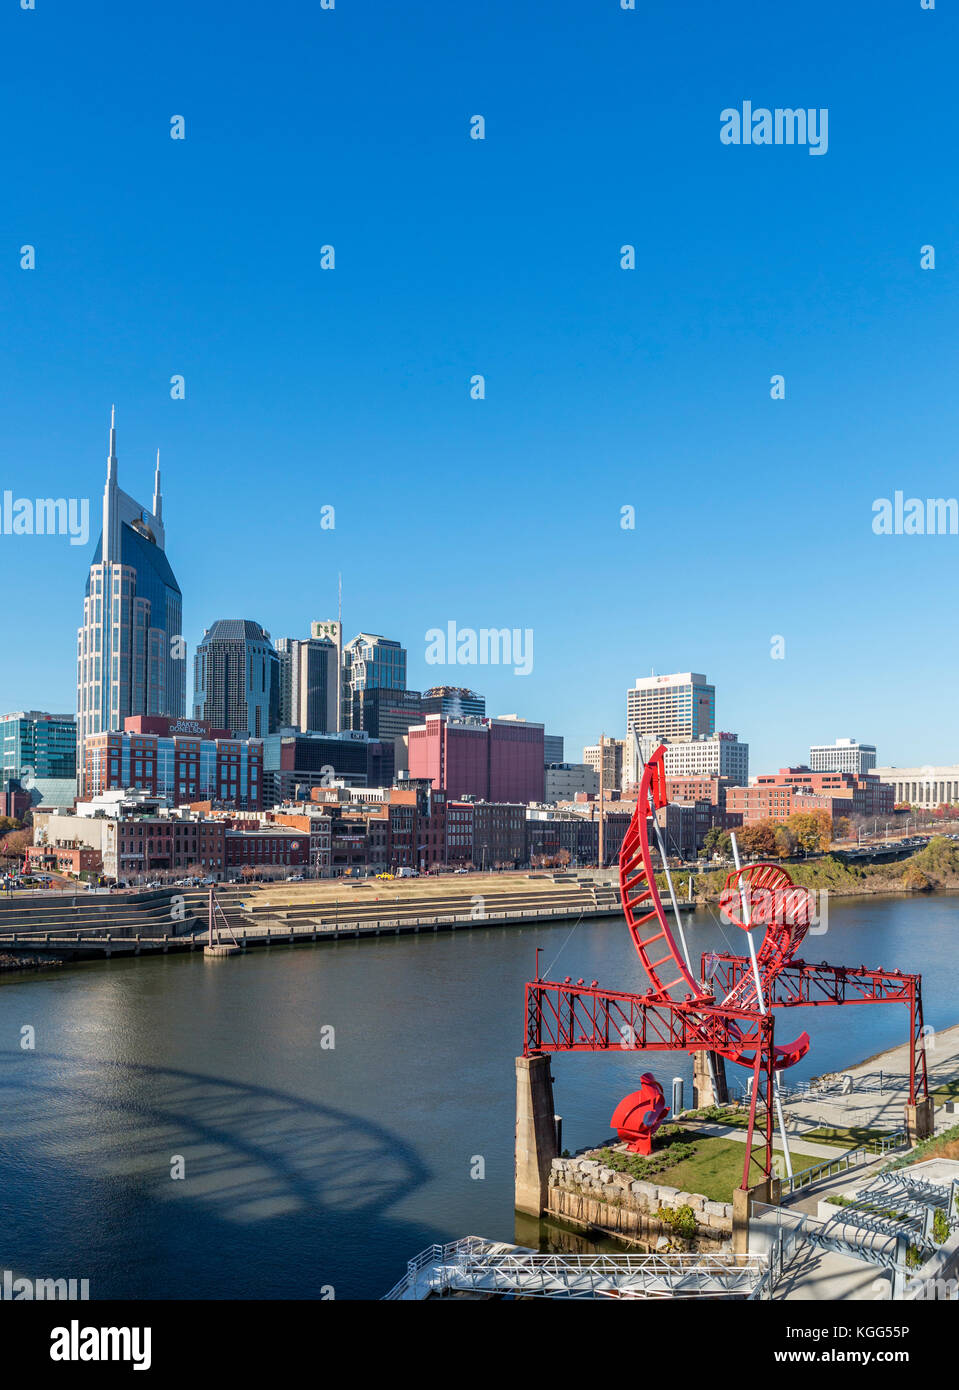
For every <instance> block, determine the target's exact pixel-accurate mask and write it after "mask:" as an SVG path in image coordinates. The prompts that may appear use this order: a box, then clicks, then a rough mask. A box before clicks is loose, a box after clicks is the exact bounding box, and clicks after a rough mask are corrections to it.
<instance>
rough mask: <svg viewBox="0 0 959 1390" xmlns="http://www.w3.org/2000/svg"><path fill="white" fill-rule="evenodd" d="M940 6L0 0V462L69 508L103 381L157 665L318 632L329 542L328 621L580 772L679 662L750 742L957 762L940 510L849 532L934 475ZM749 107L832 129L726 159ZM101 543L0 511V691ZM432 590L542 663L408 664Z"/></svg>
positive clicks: (938, 439) (427, 620)
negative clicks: (142, 504) (177, 616)
mask: <svg viewBox="0 0 959 1390" xmlns="http://www.w3.org/2000/svg"><path fill="white" fill-rule="evenodd" d="M957 36H959V23H957V20H956V16H955V13H954V10H953V7H952V6H950V5H948V4H947V3H945V0H940V4H939V8H938V9H937V10H935V11H932V12H928V11H923V10H922V9H921V8H920V5H919V0H870V2H869V3H865V2H864V0H851V2H850V3H847V4H844V5H842V6H835V4H834V0H833V3H825V0H823V2H822V3H819V2H818V0H812V2H811V3H803V4H799V3H795V4H783V5H781V6H777V7H775V10H774V9H773V7H770V6H769V5H768V4H767V3H762V2H761V0H754V3H741V4H739V5H736V6H734V7H726V6H713V5H711V4H706V3H703V0H697V3H694V4H682V3H679V2H678V0H661V2H660V0H638V3H637V10H636V11H635V12H623V11H622V10H620V8H619V5H618V0H590V3H582V0H580V3H573V0H559V2H558V3H549V4H538V5H535V6H534V5H532V4H529V3H517V0H489V3H483V4H475V5H468V4H464V3H452V0H450V2H449V3H442V4H441V3H438V0H437V3H432V4H427V3H409V4H403V5H396V4H387V3H385V0H336V8H335V10H334V11H331V12H330V11H321V10H320V9H319V7H318V4H317V3H316V0H309V2H307V0H290V3H287V4H284V5H274V6H264V5H261V4H252V3H249V0H234V2H233V3H231V4H226V3H220V0H205V3H204V4H202V5H196V4H195V3H192V2H191V3H186V2H185V0H166V3H164V4H162V5H161V4H158V3H153V0H142V3H140V4H137V5H135V6H132V5H130V4H128V3H121V0H116V2H115V3H114V2H113V0H99V2H98V0H87V2H86V3H84V4H83V5H82V6H78V5H76V4H75V3H73V0H37V9H36V11H34V12H21V11H20V10H19V9H17V8H16V7H15V5H14V4H13V3H12V0H11V3H8V4H6V5H5V6H4V7H3V11H2V15H0V55H2V56H0V64H2V74H3V78H2V83H0V112H2V116H3V129H4V131H5V133H6V138H5V141H4V150H3V165H4V180H3V182H4V198H3V200H2V205H0V228H2V237H0V247H3V248H5V250H4V251H3V254H2V256H0V314H2V324H3V331H2V333H0V371H2V381H3V388H4V389H3V405H2V417H0V418H2V434H0V439H2V449H0V489H10V490H11V491H12V492H13V493H14V494H15V495H17V496H22V495H25V496H34V495H37V496H39V495H44V496H49V495H54V496H66V497H78V496H79V497H83V496H87V497H90V498H91V510H92V513H93V515H94V517H96V516H97V515H98V509H99V503H100V496H101V493H102V487H103V481H104V471H105V457H106V446H107V426H108V422H109V409H110V405H111V403H112V402H114V401H115V402H116V404H117V423H118V452H119V459H120V482H121V486H123V487H124V488H126V489H127V490H128V491H131V492H132V493H133V494H134V495H136V496H139V497H141V498H142V499H143V500H148V493H149V487H150V479H151V476H152V459H153V453H154V451H155V449H156V448H157V447H159V448H160V450H161V461H162V465H163V473H164V507H165V520H166V525H167V549H168V554H169V556H170V559H171V562H172V564H173V567H174V570H175V572H176V574H177V577H178V579H179V581H180V584H181V587H182V589H183V594H184V618H185V627H186V635H187V637H188V639H189V641H190V644H191V652H192V647H193V645H194V644H195V643H196V641H197V640H198V639H199V637H200V636H201V635H202V631H203V629H204V628H205V627H206V626H208V625H209V624H210V623H211V622H213V621H214V620H215V619H216V618H220V617H241V616H242V617H251V618H255V619H257V620H258V621H260V622H261V623H263V624H264V626H265V627H267V628H268V629H269V631H270V632H271V633H272V635H273V636H274V637H278V636H282V635H297V634H300V633H306V632H307V630H308V624H309V621H310V619H311V618H314V617H318V618H319V617H330V616H334V615H335V607H336V578H337V574H338V572H340V571H342V574H343V585H344V623H345V626H346V628H347V634H348V635H353V633H354V632H356V631H358V630H361V629H366V630H372V631H378V632H382V633H384V634H386V635H388V636H392V637H398V638H400V639H401V640H403V641H404V642H405V644H406V645H407V646H408V648H409V653H410V658H409V676H410V680H409V683H410V685H411V686H412V687H416V688H421V687H423V686H425V685H427V684H434V683H439V682H441V681H447V682H449V683H455V684H466V685H472V686H474V687H475V688H476V689H479V690H481V691H482V692H484V693H485V694H486V695H487V697H488V708H489V709H490V712H492V713H504V712H514V711H515V712H518V713H520V714H524V715H526V716H527V717H528V718H536V719H542V720H543V721H545V723H546V725H547V728H548V730H550V731H552V732H558V733H563V734H565V735H566V737H567V756H568V757H570V758H578V757H579V755H580V749H581V746H582V744H583V742H585V741H593V740H595V738H596V737H597V736H598V734H599V732H600V730H601V729H602V730H605V732H606V733H607V734H610V735H612V734H621V733H622V729H623V725H624V720H625V691H626V688H627V686H629V685H631V684H632V681H633V679H634V678H635V677H636V676H637V675H641V674H642V675H645V674H648V673H649V671H650V670H651V669H655V670H656V671H658V672H663V671H673V670H688V669H693V670H700V671H704V672H706V673H707V675H708V676H709V678H710V680H712V681H713V682H714V683H715V685H716V687H717V723H718V726H719V727H720V728H726V729H734V730H737V731H738V732H739V734H740V736H741V737H742V738H745V739H747V740H748V741H749V743H750V745H751V748H752V760H751V770H752V771H753V772H760V771H764V770H769V769H770V768H776V767H779V766H780V765H784V764H786V763H788V762H795V761H799V760H801V759H803V758H804V757H805V754H806V750H807V749H808V745H809V743H810V741H815V742H819V741H828V740H831V739H833V738H835V737H837V736H841V735H851V736H854V737H858V738H860V739H866V740H870V741H874V742H875V743H877V744H878V746H879V754H880V759H881V760H882V761H889V762H896V763H899V764H905V763H909V762H912V761H918V762H939V761H942V762H951V761H956V760H959V729H957V721H956V713H955V698H954V694H953V691H954V688H955V686H956V683H957V678H959V670H957V665H959V663H957V658H956V647H955V641H954V637H953V627H954V622H953V609H954V591H955V574H956V554H957V551H959V536H924V537H919V536H882V537H877V536H875V535H874V534H873V532H872V529H871V521H872V503H873V500H874V499H876V498H878V497H892V495H893V493H894V492H895V491H896V490H897V489H898V490H902V491H903V492H904V493H905V494H906V495H907V496H909V495H918V496H921V497H927V496H947V497H948V496H955V495H956V494H957V493H959V479H957V475H956V468H955V455H956V438H957V429H956V425H957V419H956V416H957V405H956V401H957V391H956V382H957V376H959V351H957V341H956V323H957V301H956V285H957V278H956V270H955V259H956V233H957V191H956V190H957V184H956V178H955V151H956V147H957V116H956V108H955V104H954V92H955V67H956V55H957V46H956V41H957ZM744 99H748V100H751V101H752V103H753V105H754V106H767V107H771V108H774V107H776V106H782V107H797V106H803V107H816V108H820V107H826V108H828V111H829V149H828V153H827V154H826V155H824V156H821V157H814V156H811V155H810V154H809V153H808V151H807V150H806V149H804V148H801V147H793V148H788V147H760V148H757V147H752V148H744V147H738V148H737V147H730V146H724V145H722V144H721V143H720V140H719V129H720V112H721V110H723V109H724V108H726V107H733V106H739V105H740V104H741V103H742V101H743V100H744ZM477 113H479V114H482V115H483V116H484V117H485V119H486V139H485V141H482V142H480V141H473V140H471V139H470V138H469V120H470V117H471V116H473V115H474V114H477ZM175 114H182V115H183V116H184V117H185V120H186V139H185V140H184V141H182V142H181V141H172V140H171V139H170V138H169V123H170V118H171V116H173V115H175ZM26 243H30V244H33V245H35V246H36V248H37V268H36V269H35V270H33V271H24V270H21V269H20V266H19V248H20V247H21V245H23V244H26ZM327 243H329V244H333V245H334V246H335V248H336V269H335V270H333V271H330V272H322V271H320V269H319V266H318V253H319V248H320V246H322V245H324V244H327ZM624 243H632V244H634V245H635V246H636V252H637V268H636V270H635V271H632V272H626V271H623V270H621V269H620V268H619V248H620V246H621V245H623V244H624ZM930 243H931V244H933V245H934V246H935V248H936V269H935V270H934V271H926V272H924V271H922V270H921V269H920V266H919V253H920V247H921V246H922V245H924V244H930ZM175 373H182V374H183V376H184V377H185V380H186V398H185V399H184V400H182V401H173V400H171V399H170V395H169V381H170V377H171V376H172V375H173V374H175ZM473 373H482V374H483V375H484V376H485V378H486V383H487V397H486V399H485V400H484V401H473V400H471V399H470V397H469V379H470V377H471V375H472V374H473ZM774 373H781V374H782V375H783V376H784V377H785V381H786V399H785V400H783V401H776V402H774V401H772V400H771V399H770V396H769V389H770V388H769V379H770V377H771V376H772V375H773V374H774ZM323 505H333V506H334V507H335V508H336V529H335V530H334V531H322V530H320V529H319V509H320V507H321V506H323ZM626 505H631V506H635V507H636V509H637V527H636V529H635V530H634V531H624V530H622V529H621V527H620V515H621V508H622V507H623V506H626ZM95 542H96V534H93V535H91V538H90V544H89V546H88V547H86V548H80V547H73V546H70V545H69V544H68V543H67V541H66V540H65V539H62V538H46V537H44V538H40V537H10V536H3V535H0V581H2V583H3V590H4V594H5V598H6V602H5V603H4V604H3V605H2V611H0V652H2V653H3V656H2V659H0V708H4V709H15V708H22V707H41V708H54V709H61V708H62V709H70V708H72V705H73V699H74V688H75V670H74V666H75V655H74V653H75V634H76V627H77V625H78V623H79V621H80V617H81V607H82V594H83V585H84V581H85V577H86V569H87V566H88V564H89V560H90V556H91V555H92V551H93V547H94V545H95ZM451 619H452V620H455V621H457V622H458V624H459V625H460V626H464V627H467V626H468V627H473V628H481V627H511V628H513V627H518V628H531V629H532V630H533V633H534V649H535V661H534V668H533V672H532V674H531V675H529V676H525V677H523V676H514V675H513V674H512V673H511V672H509V671H506V670H504V669H503V668H496V667H476V668H470V667H456V666H450V667H438V666H427V665H426V664H425V662H424V654H425V649H426V642H425V633H426V631H427V630H428V629H429V628H432V627H445V626H446V624H447V622H448V621H450V620H451ZM776 635H781V636H782V637H783V638H784V639H785V659H783V660H773V659H771V657H770V642H771V639H772V638H773V637H774V636H776ZM189 688H192V656H191V665H190V675H189V678H188V689H189Z"/></svg>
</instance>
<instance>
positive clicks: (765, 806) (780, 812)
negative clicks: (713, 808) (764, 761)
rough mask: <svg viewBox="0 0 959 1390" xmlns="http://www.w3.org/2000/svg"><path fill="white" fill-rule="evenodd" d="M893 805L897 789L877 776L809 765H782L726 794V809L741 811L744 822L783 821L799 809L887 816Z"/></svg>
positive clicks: (732, 788) (848, 814)
mask: <svg viewBox="0 0 959 1390" xmlns="http://www.w3.org/2000/svg"><path fill="white" fill-rule="evenodd" d="M814 798H818V799H819V805H818V806H817V805H814V803H813V799H814ZM830 802H831V803H832V804H831V805H830V804H828V803H830ZM894 804H895V794H894V789H893V788H892V787H891V786H888V785H886V784H884V783H883V782H881V781H880V780H879V778H878V777H876V776H873V775H871V774H869V773H861V774H857V773H854V772H813V771H812V770H811V769H810V768H808V767H781V768H780V769H779V771H778V772H775V773H773V772H770V773H765V774H763V775H762V776H760V777H757V778H756V781H755V783H754V784H753V785H752V786H751V787H730V788H729V790H728V792H727V794H726V809H727V810H728V811H742V812H743V824H745V825H748V824H749V823H750V822H751V821H755V820H762V819H764V818H765V817H771V818H772V819H773V820H784V819H785V818H786V816H789V815H791V814H792V813H793V812H794V811H797V810H799V811H801V810H810V811H811V810H816V809H822V810H827V811H829V812H830V814H831V815H832V816H833V817H836V816H888V815H891V814H892V808H893V805H894Z"/></svg>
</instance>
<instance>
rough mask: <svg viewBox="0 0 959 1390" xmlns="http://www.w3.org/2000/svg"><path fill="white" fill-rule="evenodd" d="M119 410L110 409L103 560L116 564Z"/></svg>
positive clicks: (104, 494)
mask: <svg viewBox="0 0 959 1390" xmlns="http://www.w3.org/2000/svg"><path fill="white" fill-rule="evenodd" d="M119 471H120V470H119V464H118V463H117V408H116V406H115V405H112V406H111V407H110V453H109V456H108V457H107V482H106V487H105V488H104V489H103V559H104V560H105V561H106V562H107V563H111V564H112V563H115V562H116V561H118V560H119V558H120V508H119V497H118V494H119V491H120V489H119V485H118V483H117V474H118V473H119Z"/></svg>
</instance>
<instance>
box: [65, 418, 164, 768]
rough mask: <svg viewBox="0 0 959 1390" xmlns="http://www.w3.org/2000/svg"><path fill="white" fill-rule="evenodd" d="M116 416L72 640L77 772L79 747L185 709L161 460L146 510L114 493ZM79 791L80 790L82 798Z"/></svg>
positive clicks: (80, 757) (118, 491)
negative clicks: (137, 720) (140, 718)
mask: <svg viewBox="0 0 959 1390" xmlns="http://www.w3.org/2000/svg"><path fill="white" fill-rule="evenodd" d="M118 472H119V465H118V461H117V450H116V415H115V413H111V417H110V452H109V456H108V458H107V481H106V486H105V488H104V490H103V529H102V532H101V535H100V540H99V542H98V544H97V548H96V551H95V553H94V556H93V563H92V565H91V566H90V573H89V575H88V577H87V586H86V593H85V596H84V600H83V623H82V626H81V627H80V628H79V629H78V632H77V727H76V735H77V769H78V771H79V773H80V778H81V784H82V777H83V741H84V739H85V738H86V737H87V736H88V735H89V734H94V733H105V732H107V731H109V730H111V729H122V728H123V721H124V720H125V719H126V718H127V717H128V716H129V715H135V714H144V715H157V716H161V717H162V716H168V717H171V718H178V717H180V716H181V715H182V714H183V713H184V709H185V702H186V651H185V647H184V643H183V637H182V631H183V621H182V618H183V613H182V595H181V593H180V586H179V584H177V582H176V579H175V578H174V575H173V571H172V569H171V568H170V562H169V560H168V559H167V557H166V553H165V549H164V547H165V533H164V529H163V498H162V494H161V491H160V455H159V453H157V462H156V472H155V474H154V482H153V507H152V510H151V509H150V508H147V507H145V506H143V505H141V503H139V502H137V501H136V500H135V499H134V498H133V497H131V496H130V495H129V494H128V493H126V492H123V491H122V490H121V489H120V486H119V483H118ZM82 791H83V787H82V785H81V793H82Z"/></svg>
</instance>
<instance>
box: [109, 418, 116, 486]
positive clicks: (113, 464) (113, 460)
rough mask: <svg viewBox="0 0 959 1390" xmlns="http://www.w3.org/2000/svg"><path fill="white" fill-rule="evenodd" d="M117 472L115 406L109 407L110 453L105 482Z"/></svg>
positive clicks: (114, 477) (113, 478)
mask: <svg viewBox="0 0 959 1390" xmlns="http://www.w3.org/2000/svg"><path fill="white" fill-rule="evenodd" d="M116 474H117V408H116V406H115V405H111V407H110V453H109V456H108V458H107V482H110V481H111V480H114V481H115V479H116Z"/></svg>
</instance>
